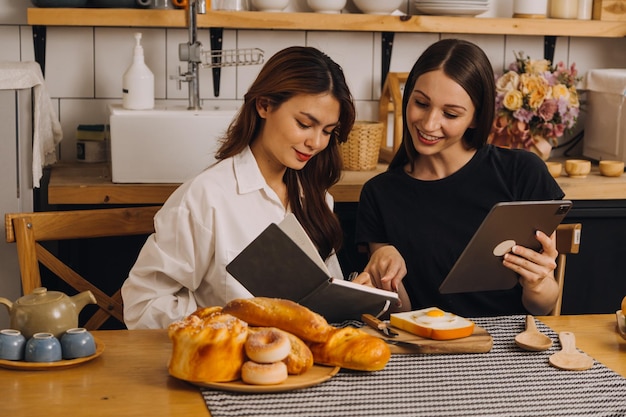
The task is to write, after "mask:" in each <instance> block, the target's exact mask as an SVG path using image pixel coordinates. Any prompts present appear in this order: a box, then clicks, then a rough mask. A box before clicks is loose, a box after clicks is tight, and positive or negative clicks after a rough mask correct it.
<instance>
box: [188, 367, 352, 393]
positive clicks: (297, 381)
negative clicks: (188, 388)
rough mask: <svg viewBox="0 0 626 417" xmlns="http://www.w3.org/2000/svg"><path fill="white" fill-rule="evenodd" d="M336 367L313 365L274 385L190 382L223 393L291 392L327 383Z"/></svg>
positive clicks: (234, 382) (237, 382) (337, 370)
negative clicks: (303, 371)
mask: <svg viewBox="0 0 626 417" xmlns="http://www.w3.org/2000/svg"><path fill="white" fill-rule="evenodd" d="M339 369H341V368H339V367H338V366H334V367H333V366H321V365H313V366H312V367H311V369H309V370H308V371H306V372H305V373H303V374H301V375H289V376H288V377H287V380H286V381H285V382H281V383H280V384H276V385H252V384H246V383H245V382H243V381H242V380H240V379H238V380H236V381H232V382H201V381H195V382H194V381H190V382H191V383H193V384H194V385H198V386H201V387H206V388H214V389H219V390H224V391H235V392H252V393H265V392H282V391H292V390H296V389H302V388H308V387H312V386H314V385H317V384H321V383H322V382H324V381H328V380H329V379H330V378H332V377H333V376H334V375H335V374H337V372H339Z"/></svg>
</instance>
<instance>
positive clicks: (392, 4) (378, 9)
mask: <svg viewBox="0 0 626 417" xmlns="http://www.w3.org/2000/svg"><path fill="white" fill-rule="evenodd" d="M352 1H353V2H354V5H355V6H356V7H357V9H359V10H360V11H361V12H362V13H367V14H391V13H393V12H394V11H396V10H397V9H398V8H399V7H400V6H401V5H402V3H403V0H352Z"/></svg>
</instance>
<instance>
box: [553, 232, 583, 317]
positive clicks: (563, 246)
mask: <svg viewBox="0 0 626 417" xmlns="http://www.w3.org/2000/svg"><path fill="white" fill-rule="evenodd" d="M581 233H582V224H580V223H571V224H565V223H563V224H560V225H559V226H558V227H557V229H556V250H557V251H558V252H559V255H558V257H557V258H556V270H555V271H554V277H555V278H556V282H557V283H558V284H559V298H558V299H557V301H556V305H555V306H554V309H553V310H552V312H550V315H551V316H560V315H561V305H562V304H563V282H564V281H565V260H566V255H570V254H574V253H578V251H579V249H580V237H581Z"/></svg>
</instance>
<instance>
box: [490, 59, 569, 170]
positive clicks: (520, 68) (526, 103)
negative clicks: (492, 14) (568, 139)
mask: <svg viewBox="0 0 626 417" xmlns="http://www.w3.org/2000/svg"><path fill="white" fill-rule="evenodd" d="M578 81H580V78H579V77H578V72H577V70H576V64H572V65H571V66H570V67H569V68H567V67H566V66H565V64H563V62H559V63H558V64H557V65H556V66H552V65H551V63H550V61H548V60H546V59H540V60H532V59H530V57H524V56H523V52H520V53H519V54H516V60H515V62H514V63H512V64H511V65H510V66H509V70H508V71H507V72H506V73H504V74H503V75H502V76H500V77H499V78H498V79H497V80H496V117H495V120H494V123H493V126H492V129H491V133H490V134H489V139H488V142H489V143H492V144H494V145H497V146H502V147H508V148H523V149H527V150H530V151H533V152H535V153H536V154H538V155H539V156H541V157H542V158H543V159H544V160H545V159H548V157H549V156H550V152H551V150H552V147H553V146H555V145H556V144H557V143H558V139H559V138H560V137H561V136H562V135H563V133H565V131H567V130H570V129H572V128H573V127H574V125H575V124H576V120H577V118H578V112H579V107H580V103H579V101H578V93H577V91H576V83H577V82H578Z"/></svg>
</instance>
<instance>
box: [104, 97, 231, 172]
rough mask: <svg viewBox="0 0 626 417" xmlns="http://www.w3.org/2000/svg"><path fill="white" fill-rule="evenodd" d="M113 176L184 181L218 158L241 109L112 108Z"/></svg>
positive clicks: (118, 105) (114, 106) (110, 121)
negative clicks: (233, 121) (221, 143)
mask: <svg viewBox="0 0 626 417" xmlns="http://www.w3.org/2000/svg"><path fill="white" fill-rule="evenodd" d="M109 111H110V119H109V123H110V144H111V175H112V180H113V182H115V183H182V182H184V181H185V180H187V179H189V178H192V177H194V176H195V175H197V174H198V173H200V172H201V171H202V170H204V169H205V168H206V167H208V166H209V165H211V164H212V163H213V162H214V161H215V157H214V155H215V151H216V150H217V148H218V146H219V143H218V140H219V139H220V138H221V137H222V136H223V134H224V132H225V131H226V129H227V128H228V125H229V124H230V122H231V121H232V119H233V117H234V116H235V114H236V113H237V109H236V108H215V109H203V110H187V108H186V107H184V106H167V107H165V106H163V107H158V106H157V107H155V108H154V109H152V110H127V109H124V108H123V107H122V106H121V104H113V105H110V106H109Z"/></svg>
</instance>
